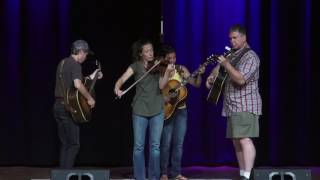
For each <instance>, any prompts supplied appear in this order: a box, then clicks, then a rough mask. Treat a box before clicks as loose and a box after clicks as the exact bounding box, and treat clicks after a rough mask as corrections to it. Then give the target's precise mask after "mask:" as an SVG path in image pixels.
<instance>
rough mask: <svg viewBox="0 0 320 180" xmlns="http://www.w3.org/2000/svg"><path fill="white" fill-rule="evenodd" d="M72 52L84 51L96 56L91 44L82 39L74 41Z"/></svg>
mask: <svg viewBox="0 0 320 180" xmlns="http://www.w3.org/2000/svg"><path fill="white" fill-rule="evenodd" d="M71 50H72V52H74V51H79V50H83V51H85V52H87V53H88V54H94V52H93V51H91V50H90V47H89V44H88V43H87V42H86V41H84V40H82V39H80V40H76V41H74V42H73V43H72V47H71Z"/></svg>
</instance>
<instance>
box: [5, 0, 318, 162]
mask: <svg viewBox="0 0 320 180" xmlns="http://www.w3.org/2000/svg"><path fill="white" fill-rule="evenodd" d="M162 3H163V12H164V13H165V14H163V16H164V20H165V25H164V29H165V34H164V37H165V38H164V39H165V40H166V41H168V42H171V43H172V44H174V45H175V46H176V47H177V50H178V62H179V63H181V64H185V65H186V66H187V67H188V68H189V69H190V70H191V71H193V70H194V69H195V68H196V67H197V66H198V64H199V63H200V62H202V61H203V60H204V59H205V58H206V56H208V55H210V54H211V53H219V52H222V51H223V47H224V45H226V43H228V40H227V33H228V31H227V30H228V26H229V24H231V23H234V22H239V23H243V24H245V25H247V26H248V27H249V42H250V43H251V44H253V48H256V50H257V52H258V54H259V56H260V58H261V67H260V78H261V81H260V84H261V85H260V89H261V94H262V98H263V105H264V106H263V112H264V115H263V116H262V118H261V137H260V138H259V139H258V140H256V144H257V151H258V152H257V165H319V162H320V157H319V155H318V154H317V153H318V152H319V151H320V149H319V147H320V144H319V140H318V137H319V136H320V133H319V131H318V128H317V127H318V124H319V123H318V119H319V118H318V110H317V104H318V102H319V100H320V97H319V85H318V84H319V82H320V81H319V77H320V74H319V72H320V71H319V70H318V68H319V55H318V52H319V50H320V49H319V45H318V43H317V41H318V40H319V39H320V37H319V33H318V32H319V27H317V26H316V23H318V20H319V17H320V15H319V12H320V10H319V7H316V6H315V1H311V0H307V1H302V0H301V1H299V0H293V1H287V2H285V1H276V0H273V1H255V0H244V1H238V0H235V1H233V0H228V1H224V2H223V3H222V2H220V1H214V0H212V1H210V0H207V1H205V0H203V1H197V0H194V1H192V0H190V1H169V0H167V1H163V2H162ZM162 3H161V1H160V0H156V1H147V0H142V1H132V0H131V1H130V0H124V1H118V0H108V1H106V0H105V1H101V0H92V1H84V0H73V1H72V0H57V1H54V0H51V1H50V0H24V1H22V0H3V1H1V2H0V8H1V9H0V22H1V24H0V25H1V28H0V39H1V43H0V46H1V48H0V52H1V57H2V58H1V61H0V63H1V64H0V68H1V70H0V73H1V74H0V75H1V80H2V85H1V88H0V93H1V99H2V105H1V108H0V109H1V123H0V142H1V146H0V165H3V166H6V165H41V166H42V165H49V166H55V165H57V163H58V151H59V141H58V137H57V133H56V124H55V121H54V119H53V115H52V105H53V101H54V80H55V70H56V66H57V64H58V62H59V61H60V60H61V59H62V58H64V57H66V56H68V55H69V53H70V52H69V50H70V44H71V42H72V41H74V40H76V39H80V38H81V39H85V40H87V41H88V42H89V44H90V46H91V48H92V49H93V50H94V51H95V53H96V57H90V58H89V60H88V61H87V62H86V63H85V64H84V66H83V68H84V71H85V73H89V72H90V71H91V70H92V62H93V61H92V60H94V59H95V58H97V59H98V60H100V61H101V63H102V71H103V73H104V78H103V79H102V80H100V81H98V82H97V85H96V96H97V104H96V108H95V109H94V114H93V116H94V117H93V120H92V122H90V123H89V124H83V125H81V148H80V153H79V155H78V158H77V165H90V166H92V165H107V166H129V165H131V159H132V158H131V154H132V126H131V106H130V102H131V99H132V97H133V94H134V91H130V92H129V93H128V94H126V95H125V96H124V97H123V98H122V99H121V100H115V99H114V97H115V96H114V94H113V87H114V83H115V81H116V79H117V78H118V77H119V76H120V75H121V74H122V73H123V72H124V71H125V70H126V68H127V67H128V65H129V64H130V63H131V59H130V46H131V44H132V43H133V42H134V41H135V40H137V39H138V38H140V37H149V38H151V39H152V40H154V41H155V42H156V45H157V46H158V45H159V35H160V19H161V4H162ZM220 3H221V4H220ZM233 3H234V4H236V5H237V6H232V5H230V4H233ZM237 7H239V8H237ZM229 8H231V10H232V8H233V10H234V11H233V13H231V11H229V10H230V9H229ZM250 12H251V13H252V14H250ZM238 13H242V14H243V19H241V18H240V20H239V21H235V20H234V19H233V17H237V14H238ZM201 19H204V20H205V23H204V25H203V24H201V23H202V21H201ZM230 19H231V20H230ZM252 19H253V20H252ZM237 20H238V19H237ZM220 25H221V26H220ZM200 26H201V27H202V28H203V29H200V30H199V29H198V28H200ZM257 29H258V30H257ZM199 37H201V38H199ZM215 37H220V40H219V41H216V39H215ZM222 37H225V39H223V38H222ZM250 37H251V38H250ZM197 43H198V44H199V46H198V45H197ZM197 53H198V54H197ZM179 56H180V57H183V58H181V59H179V58H180V57H179ZM211 68H212V66H209V67H208V70H207V73H206V75H207V74H208V72H209V71H210V70H211ZM132 82H133V81H132V80H130V81H129V82H128V83H127V84H126V85H125V87H128V86H129V85H130V84H131V83H132ZM202 85H203V84H202ZM207 92H208V91H207V90H206V89H205V88H204V87H202V88H200V89H195V88H190V95H191V97H189V100H188V101H189V114H190V116H189V120H188V128H189V129H188V132H187V137H186V142H185V158H184V162H183V163H184V165H217V164H235V162H236V161H235V157H234V154H233V153H234V152H233V150H232V146H231V143H230V142H229V141H227V140H226V139H225V138H224V128H225V121H224V119H223V118H221V117H220V108H221V105H220V106H218V107H214V106H213V105H212V104H208V103H207V102H206V101H205V97H206V95H207Z"/></svg>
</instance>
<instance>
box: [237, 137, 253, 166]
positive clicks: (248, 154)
mask: <svg viewBox="0 0 320 180" xmlns="http://www.w3.org/2000/svg"><path fill="white" fill-rule="evenodd" d="M240 144H241V147H242V153H243V155H242V157H243V163H244V164H243V165H244V170H245V171H248V172H251V170H252V168H253V165H254V160H255V158H256V148H255V147H254V144H253V142H252V140H251V139H250V138H242V139H240Z"/></svg>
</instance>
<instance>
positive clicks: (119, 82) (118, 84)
mask: <svg viewBox="0 0 320 180" xmlns="http://www.w3.org/2000/svg"><path fill="white" fill-rule="evenodd" d="M133 73H134V72H133V69H132V68H131V67H128V69H127V70H126V72H124V73H123V74H122V76H121V77H120V78H119V79H118V80H117V82H116V84H115V85H114V93H115V94H116V95H117V96H118V97H121V96H122V95H123V91H122V90H120V89H121V86H122V85H123V84H124V83H125V82H126V81H127V80H128V79H129V78H130V77H131V76H132V75H133Z"/></svg>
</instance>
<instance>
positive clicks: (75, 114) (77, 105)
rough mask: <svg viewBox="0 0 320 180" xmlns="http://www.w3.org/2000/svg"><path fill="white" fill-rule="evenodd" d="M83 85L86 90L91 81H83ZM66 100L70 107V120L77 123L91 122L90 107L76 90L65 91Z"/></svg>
mask: <svg viewBox="0 0 320 180" xmlns="http://www.w3.org/2000/svg"><path fill="white" fill-rule="evenodd" d="M84 85H85V86H86V87H87V88H88V87H89V86H91V85H92V81H91V80H89V79H87V78H86V79H85V81H84ZM67 100H68V104H69V106H70V112H71V115H72V118H73V120H74V121H75V122H77V123H84V122H89V121H90V120H91V111H92V110H91V107H90V106H89V104H88V102H87V99H86V98H85V97H84V96H83V95H82V94H81V93H80V92H79V90H77V89H76V88H70V89H68V91H67Z"/></svg>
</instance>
